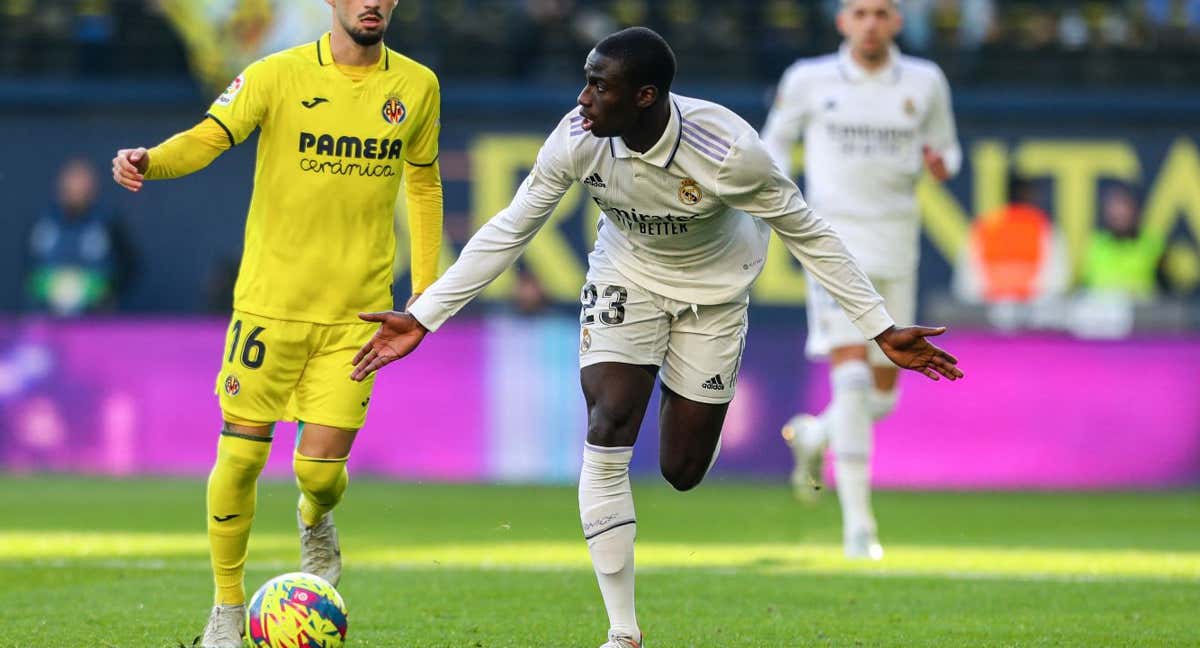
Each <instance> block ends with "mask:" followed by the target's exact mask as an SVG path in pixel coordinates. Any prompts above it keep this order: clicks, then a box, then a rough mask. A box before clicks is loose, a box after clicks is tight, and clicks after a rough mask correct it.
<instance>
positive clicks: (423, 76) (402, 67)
mask: <svg viewBox="0 0 1200 648" xmlns="http://www.w3.org/2000/svg"><path fill="white" fill-rule="evenodd" d="M383 55H384V56H385V57H386V60H385V61H384V69H385V71H386V72H387V73H388V74H392V75H396V76H403V77H406V78H408V79H410V80H415V81H416V82H417V83H420V84H422V85H425V86H428V87H430V88H437V87H438V78H437V74H436V73H435V72H434V71H433V70H432V69H430V68H429V66H427V65H425V64H423V63H421V62H420V61H418V60H416V59H414V58H412V57H409V56H405V55H404V54H401V53H400V52H397V51H396V50H394V49H392V48H390V47H385V48H384V52H383Z"/></svg>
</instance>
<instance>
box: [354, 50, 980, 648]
mask: <svg viewBox="0 0 1200 648" xmlns="http://www.w3.org/2000/svg"><path fill="white" fill-rule="evenodd" d="M584 73H585V76H586V79H587V84H586V86H585V87H584V88H583V91H582V92H581V93H580V95H579V98H578V104H579V105H578V107H576V108H575V109H573V110H571V111H570V112H569V113H567V114H566V115H565V116H564V117H563V118H562V120H561V121H560V122H559V123H558V127H557V128H555V130H554V132H553V133H551V134H550V137H549V138H548V139H547V140H546V143H545V144H544V145H543V146H542V149H541V151H540V152H539V153H538V156H537V161H536V163H535V164H534V166H533V169H532V170H531V171H530V173H529V176H528V177H526V179H525V181H524V182H523V183H522V184H521V187H520V189H519V190H518V191H517V193H516V196H515V197H514V198H513V200H512V203H511V204H510V205H509V206H508V207H507V208H506V209H504V210H503V211H501V212H500V213H499V214H497V215H496V216H495V217H494V218H492V220H490V221H489V222H488V223H487V224H485V225H484V226H483V227H482V228H480V230H479V231H478V232H476V233H475V235H474V236H473V237H472V238H471V240H470V242H468V243H467V245H466V247H465V248H464V249H463V251H462V255H461V256H460V257H459V259H458V261H457V262H456V263H455V264H454V265H453V266H451V267H450V269H449V270H447V271H446V274H445V275H444V276H443V277H442V278H441V279H440V280H439V281H437V282H436V283H434V284H433V286H431V287H430V288H429V289H427V290H426V291H425V294H424V295H422V296H421V298H420V299H418V300H417V301H416V302H414V303H413V304H412V306H411V307H410V309H409V312H407V313H396V312H391V313H368V314H364V315H363V319H366V320H368V321H376V322H380V323H381V325H380V329H379V332H378V333H377V334H376V336H375V338H374V339H372V340H371V342H370V343H368V344H367V345H365V346H364V347H363V349H362V351H360V353H359V354H358V356H357V357H356V358H355V359H354V362H355V363H356V365H357V366H356V367H355V370H354V373H353V377H354V378H355V379H361V378H363V377H365V376H367V375H368V374H369V373H370V372H372V371H374V370H376V369H378V368H380V367H382V366H383V365H385V364H387V363H389V362H392V361H394V360H396V359H397V358H400V357H403V356H404V355H406V354H408V353H409V352H411V351H412V350H413V349H414V348H415V347H416V346H417V344H418V343H420V341H421V340H422V338H424V336H425V335H426V334H427V333H428V332H430V331H436V330H437V329H438V327H439V326H441V325H442V323H443V322H445V321H446V320H447V319H448V318H449V317H450V316H452V315H453V314H454V313H456V312H457V311H458V310H459V309H460V308H462V306H463V305H465V304H466V303H467V302H468V301H470V300H471V299H473V298H474V297H475V296H477V295H478V294H479V293H480V292H481V291H482V290H483V289H484V287H485V286H486V285H487V284H488V283H489V282H490V281H492V280H493V279H495V278H496V277H497V276H499V275H500V273H501V272H503V271H504V269H505V268H507V267H508V266H509V265H511V264H512V263H513V261H514V260H516V258H517V257H518V256H519V255H520V254H521V251H522V250H523V249H524V248H525V246H526V244H528V243H529V241H530V240H531V239H532V238H533V236H534V235H535V234H536V233H537V232H538V229H539V228H540V227H541V226H542V225H544V224H545V223H546V221H547V219H548V218H549V216H550V214H551V213H552V212H553V211H554V207H555V205H557V204H558V202H559V200H560V199H561V198H562V196H563V194H565V193H566V192H567V190H568V189H570V188H571V186H572V185H573V184H575V183H577V182H578V183H580V184H581V185H582V186H583V188H584V189H585V190H586V191H587V192H588V194H589V195H590V197H591V198H592V200H594V201H595V202H596V204H597V205H599V206H600V208H601V210H602V216H601V218H600V223H599V227H600V231H599V234H598V239H597V242H596V246H595V249H594V250H593V251H592V253H591V255H590V256H589V257H588V273H587V279H586V283H585V284H584V286H583V290H582V302H583V309H582V312H581V314H580V324H581V331H580V344H579V358H580V366H581V369H580V382H581V384H582V387H583V393H584V397H585V399H586V401H587V406H588V433H587V444H586V445H585V448H584V452H583V469H582V471H581V473H580V476H579V509H580V519H581V522H582V526H583V534H584V537H585V538H586V540H587V543H588V550H589V552H590V554H591V557H592V563H593V566H594V567H595V572H596V578H597V580H598V581H599V585H600V592H601V595H602V597H603V599H604V605H605V608H606V610H607V612H608V619H609V632H608V641H607V643H605V644H604V646H605V647H607V648H638V647H639V646H641V644H642V632H641V629H640V628H639V626H638V622H637V617H636V615H635V613H634V587H633V544H634V536H635V534H636V528H637V527H636V517H635V515H634V506H633V495H632V492H631V490H630V485H629V462H630V459H631V458H632V456H633V444H634V441H635V440H636V439H637V435H638V429H639V427H640V426H641V423H642V418H643V416H644V415H645V412H646V406H647V402H648V401H649V400H650V396H651V394H652V392H653V388H654V381H655V376H656V375H657V376H658V378H659V379H660V381H661V383H662V407H661V409H660V411H659V427H660V430H661V439H662V445H661V453H660V462H659V463H660V466H661V468H662V473H663V476H664V477H666V479H667V481H668V482H670V483H671V485H672V486H674V487H675V488H677V489H679V490H688V489H690V488H693V487H695V486H696V485H697V484H699V483H700V481H701V480H702V479H703V478H704V476H705V474H706V473H707V472H708V469H709V467H710V466H711V465H712V463H713V461H714V460H715V458H716V455H717V450H718V446H719V442H720V435H721V426H722V423H723V422H724V420H725V412H726V409H727V408H728V405H729V401H730V399H732V398H733V391H734V386H735V384H736V378H737V371H738V365H739V363H740V361H741V356H742V347H743V345H744V343H745V339H746V308H747V305H748V293H749V289H750V284H751V283H753V281H754V279H755V277H757V276H758V273H759V271H760V270H761V268H762V264H763V259H764V257H765V255H766V250H767V239H768V234H769V232H770V230H772V229H773V230H774V231H775V232H777V233H778V234H779V236H780V238H781V239H782V240H783V241H784V243H785V245H787V247H788V249H789V250H790V251H791V252H792V254H794V255H795V256H796V257H797V258H798V259H800V260H801V261H802V262H803V263H804V264H805V265H807V266H808V267H809V268H810V271H811V272H812V275H813V277H814V278H815V280H816V281H818V282H821V283H822V284H823V285H824V286H825V287H826V289H827V290H828V291H829V293H830V294H831V295H833V298H834V299H836V300H838V303H840V304H842V306H843V307H844V308H845V309H846V311H847V312H849V313H850V314H851V317H852V318H853V320H854V322H855V324H856V326H857V327H858V329H859V331H860V335H862V336H864V338H875V339H876V340H878V341H879V343H880V347H881V348H882V349H883V350H884V352H885V353H887V355H888V357H890V358H892V359H893V360H894V361H895V362H896V363H897V364H899V365H900V366H903V367H906V368H909V369H914V370H916V371H920V372H922V373H924V374H925V375H927V376H929V377H930V378H933V379H937V377H938V375H939V374H940V375H942V376H946V377H947V378H950V379H951V380H953V379H956V378H958V377H961V376H962V372H961V371H959V370H958V368H957V367H955V363H956V360H955V359H954V358H953V356H951V355H949V354H947V353H946V352H944V351H942V350H941V349H938V348H937V347H935V346H933V345H931V344H930V343H929V342H928V341H926V340H925V338H926V337H927V336H930V335H937V334H940V333H941V332H942V331H943V330H944V329H932V328H921V327H912V328H904V329H898V328H896V327H895V326H893V322H892V319H891V317H890V316H889V315H888V314H887V311H886V310H885V309H884V307H883V299H882V298H881V297H880V296H879V295H878V294H877V293H876V292H875V290H874V289H873V288H872V287H871V283H870V281H869V280H868V279H867V277H866V275H865V274H863V273H862V271H860V270H859V269H858V267H857V266H856V265H855V263H854V260H853V259H852V258H851V257H850V255H849V254H848V253H847V252H846V249H845V247H844V246H843V245H842V243H841V241H840V240H839V239H838V238H837V236H836V235H835V234H834V233H833V231H832V230H831V229H830V227H829V226H828V225H827V224H826V223H825V222H824V221H822V220H821V219H819V218H817V217H816V216H815V215H814V214H813V212H812V210H811V209H809V208H808V206H807V205H806V204H805V203H804V200H803V199H802V198H801V196H800V191H799V190H798V189H797V188H796V185H795V184H794V183H793V182H792V181H790V180H788V179H787V178H786V177H784V176H783V174H782V173H781V172H780V171H779V169H778V168H777V167H776V166H775V164H774V163H773V162H772V160H771V157H770V156H769V155H768V154H767V151H766V149H765V148H764V147H763V144H762V142H761V141H760V140H759V138H758V134H757V133H756V132H755V131H754V129H753V128H751V127H750V125H749V124H747V123H746V122H745V121H743V120H742V119H741V118H739V117H738V116H737V115H735V114H734V113H733V112H731V111H729V110H727V109H725V108H723V107H721V106H718V105H716V104H713V103H709V102H707V101H702V100H699V99H692V98H689V97H683V96H680V95H676V94H672V93H671V92H670V86H671V81H672V79H673V78H674V76H675V57H674V54H673V53H672V52H671V49H670V47H669V46H668V45H667V43H666V41H664V40H663V39H662V38H661V37H660V36H659V35H658V34H656V33H654V32H653V31H650V30H649V29H645V28H640V27H635V28H630V29H626V30H623V31H620V32H617V33H615V34H612V35H610V36H608V37H606V38H604V39H603V40H602V41H600V43H599V44H597V45H596V47H595V49H593V50H592V52H591V53H590V54H589V55H588V58H587V63H586V65H585V66H584Z"/></svg>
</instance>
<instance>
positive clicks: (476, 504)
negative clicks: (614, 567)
mask: <svg viewBox="0 0 1200 648" xmlns="http://www.w3.org/2000/svg"><path fill="white" fill-rule="evenodd" d="M0 488H2V489H3V492H4V493H5V498H4V500H5V503H4V506H3V508H2V509H0V575H2V576H3V583H4V587H3V591H4V595H3V601H4V603H3V605H2V606H0V609H3V615H2V618H3V623H2V624H0V628H2V629H0V646H4V647H10V646H11V647H14V648H74V647H81V648H102V647H109V646H117V647H121V648H126V647H150V648H168V647H170V648H177V647H178V646H179V645H180V644H181V643H182V644H184V645H190V644H191V642H192V640H193V639H194V638H195V637H196V636H197V635H198V634H199V632H200V630H201V627H202V625H203V623H204V620H205V619H206V617H207V613H208V607H209V605H210V604H211V586H210V576H209V572H208V565H207V549H206V548H207V544H206V538H205V535H204V519H203V506H204V487H203V483H202V481H200V480H131V481H112V480H99V479H84V478H75V477H31V478H23V477H11V476H10V477H3V478H0ZM634 496H635V498H636V501H637V507H638V518H639V524H638V545H637V554H638V612H639V621H640V622H641V625H642V627H643V629H644V631H645V633H646V640H647V641H646V645H647V647H648V648H660V647H662V648H690V647H709V646H711V647H718V648H724V647H732V646H745V647H752V646H753V647H760V646H761V647H770V648H777V647H793V646H1195V645H1200V621H1197V619H1198V618H1200V617H1198V616H1197V615H1198V614H1200V495H1198V494H1197V493H1196V492H1182V493H1170V494H1158V493H1105V494H1082V493H1081V494H1036V493H1024V494H996V493H974V494H929V493H879V494H877V496H876V500H875V501H876V508H877V510H878V515H879V522H880V527H881V529H882V540H883V543H884V547H885V549H886V551H887V556H886V558H885V560H884V561H883V562H882V563H880V564H867V563H857V562H854V563H852V562H847V561H845V560H843V559H842V558H841V557H840V546H839V533H838V528H839V522H838V512H837V505H836V501H835V498H832V497H830V498H826V499H825V500H824V501H823V502H822V503H821V504H820V505H818V506H816V507H815V508H806V507H802V506H800V505H798V504H796V503H795V502H793V501H792V500H791V499H790V496H789V493H788V491H787V489H786V488H785V487H784V485H782V484H773V483H757V484H755V483H750V484H748V483H736V482H724V481H722V480H719V479H714V480H712V481H710V482H709V483H706V484H704V485H703V486H701V487H700V488H699V489H698V490H696V491H693V492H690V493H682V494H681V493H675V492H673V491H671V490H670V489H669V488H668V487H666V486H665V485H663V484H662V483H661V482H658V481H647V482H643V483H637V484H635V486H634ZM295 501H296V490H295V486H294V485H292V484H289V483H283V482H271V483H264V484H262V486H261V487H260V490H259V512H258V516H257V519H256V520H255V529H254V535H253V536H252V537H251V541H250V561H249V566H250V569H249V572H248V577H247V586H248V588H249V589H250V590H253V589H254V588H255V587H257V585H258V584H261V583H262V582H263V581H265V580H266V579H267V578H269V577H271V576H273V575H275V574H278V573H281V572H284V571H293V570H294V569H295V568H296V566H297V553H298V551H297V540H296V531H295V527H294V524H295V521H294V513H293V510H294V506H295ZM336 517H337V522H338V528H339V531H340V534H341V537H342V548H343V554H344V557H345V573H344V576H343V582H342V586H341V588H340V590H341V592H342V594H343V596H344V597H345V599H346V602H347V605H348V606H349V609H350V633H349V641H348V645H350V646H363V647H365V646H377V647H389V648H502V647H522V648H524V647H530V648H542V647H545V648H566V647H575V646H579V647H583V648H595V647H596V646H598V645H599V644H601V643H602V642H603V640H604V633H605V630H606V628H607V623H606V620H605V618H604V613H603V607H602V605H601V602H600V597H599V593H598V591H597V589H596V585H595V582H594V580H593V576H592V573H591V567H590V563H589V562H588V558H587V550H586V547H585V545H584V543H583V541H582V539H581V537H580V532H579V520H578V513H577V511H576V501H575V491H574V489H573V488H571V487H519V486H452V485H441V484H436V485H434V484H393V483H387V482H378V481H370V480H365V479H362V480H352V482H351V485H350V490H349V492H348V493H347V498H346V501H345V502H344V503H343V505H342V506H341V507H340V508H339V509H338V512H337V516H336Z"/></svg>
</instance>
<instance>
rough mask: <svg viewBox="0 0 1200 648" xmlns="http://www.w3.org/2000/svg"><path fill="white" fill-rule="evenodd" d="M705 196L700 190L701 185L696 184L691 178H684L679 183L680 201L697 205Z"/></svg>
mask: <svg viewBox="0 0 1200 648" xmlns="http://www.w3.org/2000/svg"><path fill="white" fill-rule="evenodd" d="M703 198H704V192H703V191H700V185H698V184H696V181H695V180H692V179H691V178H684V179H683V180H682V181H680V183H679V202H681V203H683V204H685V205H695V204H696V203H698V202H700V201H701V200H702V199H703Z"/></svg>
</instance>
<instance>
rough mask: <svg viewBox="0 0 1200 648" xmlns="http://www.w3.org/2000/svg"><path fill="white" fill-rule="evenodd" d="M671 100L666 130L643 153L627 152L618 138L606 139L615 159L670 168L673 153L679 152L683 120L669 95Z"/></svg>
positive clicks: (676, 105)
mask: <svg viewBox="0 0 1200 648" xmlns="http://www.w3.org/2000/svg"><path fill="white" fill-rule="evenodd" d="M670 100H671V116H670V117H669V118H668V119H667V128H666V129H665V130H663V134H662V137H660V138H658V141H657V142H655V143H654V146H651V147H650V149H649V150H647V151H646V152H645V153H638V152H636V151H631V150H629V147H627V146H625V140H623V139H621V138H620V137H610V138H608V146H609V151H610V152H611V153H612V156H613V157H615V158H641V159H642V161H643V162H646V163H647V164H653V165H654V166H656V167H662V168H664V169H665V168H667V167H669V166H671V162H672V161H673V160H674V159H675V153H676V152H677V151H678V150H679V140H680V138H682V137H683V119H682V117H681V116H680V114H679V104H677V103H675V95H673V94H672V95H670Z"/></svg>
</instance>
